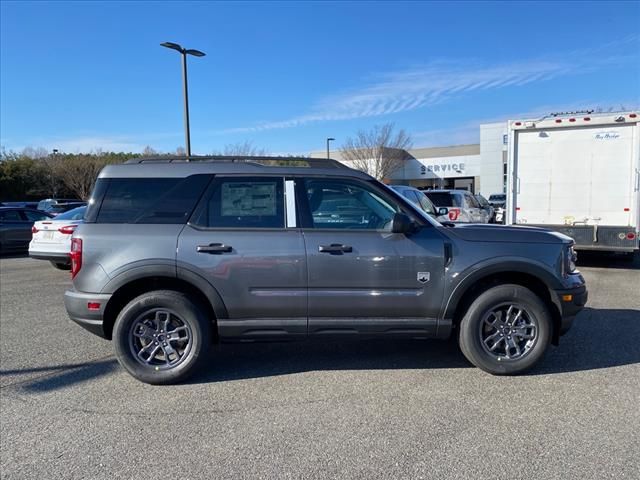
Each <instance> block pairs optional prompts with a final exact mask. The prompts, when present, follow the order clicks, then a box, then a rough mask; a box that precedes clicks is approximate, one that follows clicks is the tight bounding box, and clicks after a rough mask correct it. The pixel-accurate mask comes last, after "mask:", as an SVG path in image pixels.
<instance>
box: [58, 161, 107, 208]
mask: <svg viewBox="0 0 640 480" xmlns="http://www.w3.org/2000/svg"><path fill="white" fill-rule="evenodd" d="M107 163H109V162H108V161H107V160H106V159H105V158H103V157H98V156H95V155H83V154H80V155H69V156H65V157H63V158H61V159H60V160H59V161H58V162H56V164H55V167H54V168H55V169H56V176H57V177H58V178H60V180H62V183H64V185H65V186H66V187H67V188H68V189H69V190H71V191H72V192H73V193H74V194H76V195H77V196H78V197H79V198H81V199H82V200H87V199H88V198H89V195H90V194H91V190H92V188H93V184H94V183H95V181H96V177H97V176H98V173H99V172H100V170H101V169H102V167H104V166H105V165H106V164H107Z"/></svg>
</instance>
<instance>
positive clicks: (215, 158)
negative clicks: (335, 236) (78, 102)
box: [125, 155, 349, 168]
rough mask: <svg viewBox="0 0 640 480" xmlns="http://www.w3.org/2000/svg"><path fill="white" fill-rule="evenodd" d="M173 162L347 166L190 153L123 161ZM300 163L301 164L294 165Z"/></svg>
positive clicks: (325, 161)
mask: <svg viewBox="0 0 640 480" xmlns="http://www.w3.org/2000/svg"><path fill="white" fill-rule="evenodd" d="M147 162H148V163H174V162H176V163H177V162H185V163H186V162H210V163H216V162H220V163H254V164H257V165H262V166H304V167H307V166H308V167H328V168H349V167H347V166H346V165H344V164H342V163H340V162H338V161H337V160H333V159H331V158H307V157H281V156H280V157H268V156H243V155H191V156H175V157H172V156H162V157H145V158H132V159H130V160H127V161H126V162H125V163H147ZM296 163H300V164H302V165H295V164H296ZM304 164H306V165H304Z"/></svg>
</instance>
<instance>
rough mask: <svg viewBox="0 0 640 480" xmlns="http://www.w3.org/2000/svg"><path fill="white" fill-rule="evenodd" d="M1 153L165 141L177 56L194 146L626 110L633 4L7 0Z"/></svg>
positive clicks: (446, 136) (416, 134) (636, 89)
mask: <svg viewBox="0 0 640 480" xmlns="http://www.w3.org/2000/svg"><path fill="white" fill-rule="evenodd" d="M0 8H1V12H0V13H1V16H0V22H1V24H0V27H1V28H0V40H1V43H0V47H1V56H0V82H1V95H0V122H1V123H0V137H1V139H0V141H1V143H2V146H3V147H5V148H6V149H13V150H20V149H22V148H24V147H27V146H31V147H44V148H47V149H52V148H58V149H60V150H62V151H67V152H79V151H90V150H94V149H98V148H101V149H103V150H116V151H121V150H124V151H140V150H142V149H143V148H144V147H145V146H146V145H149V146H151V147H153V148H155V149H158V150H162V151H173V150H175V149H176V147H179V146H181V145H183V141H184V138H183V123H182V122H183V118H182V92H181V85H182V83H181V82H182V79H181V72H180V60H179V55H178V54H177V53H176V52H174V51H171V50H167V49H165V48H162V47H160V46H159V44H160V43H161V42H163V41H172V42H178V43H181V44H182V45H184V46H186V47H187V48H197V49H200V50H202V51H204V52H206V53H207V56H206V57H203V58H194V57H190V59H189V93H190V109H191V143H192V149H193V153H202V154H204V153H211V152H212V151H215V150H220V149H222V148H223V147H224V145H225V144H233V143H238V142H244V141H250V142H252V143H253V144H254V145H255V146H256V147H260V148H264V149H266V150H267V151H269V152H271V153H308V152H309V151H311V150H321V149H322V148H324V139H325V138H326V137H328V136H332V137H335V138H336V140H337V141H336V146H340V144H341V143H342V142H343V141H344V139H345V138H346V137H348V136H350V135H353V134H355V133H356V131H357V130H358V129H368V128H371V127H372V126H374V125H376V124H382V123H387V122H393V123H395V124H396V126H397V127H398V128H404V129H405V130H406V131H408V132H409V133H410V134H411V135H412V137H413V142H414V145H415V146H429V145H450V144H459V143H471V142H476V141H478V135H479V128H478V125H479V124H480V123H481V122H488V121H496V120H501V119H507V118H515V117H522V116H536V115H539V114H544V113H549V112H550V111H558V110H573V109H585V108H603V109H605V110H608V109H610V108H614V109H619V108H620V107H621V106H624V107H626V108H638V107H639V106H640V34H639V33H638V32H639V29H638V25H640V2H637V1H636V2H614V1H607V2H566V3H562V2H531V3H527V2H520V3H518V2H508V3H507V2H505V3H500V2H496V3H493V2H486V3H485V2H469V3H464V2H443V3H436V2H424V3H418V2H407V3H403V2H371V3H368V2H353V3H348V2H322V3H313V2H299V3H296V2H282V3H279V2H272V3H267V2H262V3H249V2H247V3H241V2H233V3H213V2H211V3H208V2H199V3H188V2H158V3H155V2H85V3H83V2H26V1H23V2H8V1H2V3H1V6H0Z"/></svg>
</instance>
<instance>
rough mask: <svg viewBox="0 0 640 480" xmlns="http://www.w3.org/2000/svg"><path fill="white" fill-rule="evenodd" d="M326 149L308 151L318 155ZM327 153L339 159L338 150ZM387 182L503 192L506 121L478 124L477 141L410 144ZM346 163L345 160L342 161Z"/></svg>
mask: <svg viewBox="0 0 640 480" xmlns="http://www.w3.org/2000/svg"><path fill="white" fill-rule="evenodd" d="M324 155H326V152H312V154H311V156H313V157H322V156H324ZM331 157H332V158H335V159H336V160H339V161H343V159H342V158H341V155H340V152H339V151H338V150H335V151H332V152H331ZM404 157H405V159H404V161H403V162H402V165H401V167H400V168H398V169H397V170H396V171H395V172H394V174H393V175H391V178H390V179H388V181H389V183H401V184H404V185H412V186H414V187H418V188H420V189H431V188H455V189H464V190H470V191H472V192H473V193H476V194H477V193H482V194H483V195H484V196H485V197H488V196H489V195H491V194H492V193H504V192H505V189H506V181H507V122H499V123H489V124H483V125H480V143H479V144H478V143H477V144H472V145H453V146H449V147H425V148H412V149H408V150H406V151H405V155H404ZM344 163H346V164H348V163H349V162H347V161H344Z"/></svg>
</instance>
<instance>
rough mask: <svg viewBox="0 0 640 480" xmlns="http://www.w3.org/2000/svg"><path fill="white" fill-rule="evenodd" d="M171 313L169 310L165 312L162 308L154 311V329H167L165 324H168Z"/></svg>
mask: <svg viewBox="0 0 640 480" xmlns="http://www.w3.org/2000/svg"><path fill="white" fill-rule="evenodd" d="M170 318H171V315H170V314H169V312H165V311H164V310H159V311H157V312H156V330H158V331H160V330H163V331H165V332H166V331H167V326H168V325H169V319H170Z"/></svg>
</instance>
